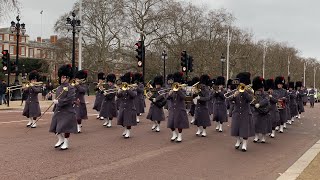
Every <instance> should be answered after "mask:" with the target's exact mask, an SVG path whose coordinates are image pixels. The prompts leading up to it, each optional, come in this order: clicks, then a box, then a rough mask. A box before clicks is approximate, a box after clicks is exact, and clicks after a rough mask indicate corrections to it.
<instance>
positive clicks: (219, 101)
mask: <svg viewBox="0 0 320 180" xmlns="http://www.w3.org/2000/svg"><path fill="white" fill-rule="evenodd" d="M224 85H225V79H224V77H222V76H219V77H217V80H216V83H215V86H216V88H217V89H216V90H214V92H213V99H214V103H213V112H214V114H213V120H214V121H216V122H217V126H216V131H219V132H222V124H223V123H224V122H228V113H227V103H226V98H225V96H224V94H225V93H226V91H225V90H224V89H223V87H224Z"/></svg>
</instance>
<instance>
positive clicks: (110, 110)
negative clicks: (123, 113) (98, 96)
mask: <svg viewBox="0 0 320 180" xmlns="http://www.w3.org/2000/svg"><path fill="white" fill-rule="evenodd" d="M115 82H116V76H115V75H114V74H108V76H107V88H106V89H105V91H103V92H102V93H103V101H102V105H101V111H100V119H105V122H104V123H103V126H106V127H107V128H110V127H111V126H112V120H113V118H114V117H117V115H118V111H117V105H116V99H115V98H116V93H117V91H116V87H115V85H114V83H115Z"/></svg>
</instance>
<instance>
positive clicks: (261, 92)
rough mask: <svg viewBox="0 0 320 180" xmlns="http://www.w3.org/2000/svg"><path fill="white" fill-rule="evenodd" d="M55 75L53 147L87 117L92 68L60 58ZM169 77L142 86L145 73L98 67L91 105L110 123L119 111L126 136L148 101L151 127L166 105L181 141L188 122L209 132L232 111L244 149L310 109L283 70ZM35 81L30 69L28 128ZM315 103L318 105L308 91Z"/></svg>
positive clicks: (62, 144) (32, 123)
mask: <svg viewBox="0 0 320 180" xmlns="http://www.w3.org/2000/svg"><path fill="white" fill-rule="evenodd" d="M58 76H59V83H60V86H59V87H58V88H57V89H56V96H55V97H56V98H55V99H54V100H53V104H54V108H53V111H54V114H53V117H52V121H51V125H50V129H49V131H50V132H52V133H55V134H56V136H57V138H58V141H57V143H56V144H55V145H54V147H55V148H60V149H61V150H66V149H68V148H69V137H70V133H81V132H82V129H81V128H82V120H84V119H88V115H87V107H86V102H85V92H86V91H87V88H88V87H86V85H85V81H86V79H87V76H88V73H87V71H86V70H80V71H78V72H77V73H76V74H75V77H73V73H72V68H71V66H70V65H63V66H61V67H60V68H59V71H58ZM166 79H167V83H165V82H164V78H163V76H156V77H154V79H153V81H149V82H148V83H147V84H146V86H144V84H143V77H142V75H141V74H140V73H135V74H132V73H131V72H128V73H126V74H124V75H123V76H121V77H120V79H119V80H117V78H116V75H115V74H108V75H107V76H105V74H104V73H103V72H100V73H98V82H97V83H96V86H95V91H96V99H95V102H94V106H93V109H94V110H96V111H97V113H98V115H97V119H99V120H102V121H104V122H103V126H105V127H107V128H111V127H112V120H113V119H114V118H117V125H120V126H122V127H123V128H124V131H123V134H122V135H123V137H124V138H125V139H128V138H130V137H131V136H132V134H131V128H132V126H136V125H137V123H139V122H140V119H139V116H141V114H142V113H144V112H145V99H147V101H150V107H149V111H148V113H147V116H146V119H148V120H150V121H152V123H153V124H152V127H151V130H152V131H153V132H160V124H161V123H162V122H164V121H165V120H166V116H165V115H166V113H165V111H164V109H167V111H168V116H167V128H169V129H170V130H171V131H172V136H171V138H170V140H171V141H175V142H182V132H183V129H188V128H189V124H194V125H195V126H196V127H197V131H196V136H199V137H206V136H207V135H208V134H207V133H209V135H210V131H208V129H207V128H208V127H210V126H211V121H214V122H216V128H215V130H216V131H217V132H223V124H224V123H226V122H228V116H229V117H231V136H233V137H235V138H236V143H235V145H234V147H235V149H240V150H241V151H243V152H246V151H247V149H248V138H250V137H254V139H253V142H254V143H266V141H267V137H270V138H275V137H276V131H278V132H279V133H283V132H284V129H285V128H286V125H291V124H292V123H294V120H295V118H298V119H300V118H301V114H302V113H303V112H305V109H304V106H305V99H306V98H307V94H306V89H304V87H303V86H302V82H300V81H298V82H296V83H294V82H290V81H289V82H288V85H287V84H286V83H285V79H284V77H282V76H278V77H276V78H275V80H274V79H266V80H265V79H263V78H262V77H260V76H257V77H254V78H253V80H252V81H251V74H250V73H248V72H242V73H239V74H238V75H237V76H236V78H235V79H229V80H228V81H227V84H226V80H225V79H224V77H222V76H218V77H217V78H215V79H210V76H208V75H206V74H204V75H201V76H200V78H199V77H194V78H192V80H191V81H189V82H187V84H184V80H183V74H182V73H180V72H176V73H174V74H169V75H168V76H167V78H166ZM38 80H39V74H38V73H37V72H36V71H32V72H31V73H30V75H29V81H30V83H28V84H27V85H26V86H24V87H23V90H24V91H25V93H27V94H28V100H27V101H26V105H25V108H24V111H23V116H26V117H27V118H29V122H28V124H27V127H31V128H35V127H36V122H37V121H36V120H37V118H38V117H40V116H41V111H40V106H39V101H38V96H37V95H38V93H39V92H40V88H41V85H42V83H41V82H37V81H38ZM119 81H120V83H119ZM116 82H117V83H116ZM225 85H227V86H226V87H225ZM286 87H287V88H286ZM310 93H311V94H312V93H314V90H313V91H312V90H311V91H310ZM190 99H191V100H190ZM310 103H311V107H313V106H314V99H312V98H311V97H310ZM187 107H188V109H189V111H188V113H187ZM188 114H189V116H190V117H191V121H190V123H189V117H188Z"/></svg>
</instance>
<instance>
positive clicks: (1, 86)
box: [0, 80, 5, 105]
mask: <svg viewBox="0 0 320 180" xmlns="http://www.w3.org/2000/svg"><path fill="white" fill-rule="evenodd" d="M4 94H5V91H4V89H3V84H2V80H1V83H0V105H2V99H3V95H4Z"/></svg>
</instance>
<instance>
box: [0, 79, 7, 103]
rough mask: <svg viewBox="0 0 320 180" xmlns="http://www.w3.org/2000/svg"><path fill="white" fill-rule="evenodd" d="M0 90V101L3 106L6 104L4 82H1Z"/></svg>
mask: <svg viewBox="0 0 320 180" xmlns="http://www.w3.org/2000/svg"><path fill="white" fill-rule="evenodd" d="M0 83H1V89H0V91H2V95H1V96H0V101H1V102H2V100H3V102H4V104H7V99H6V92H7V84H6V81H4V80H2V81H1V82H0Z"/></svg>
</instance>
